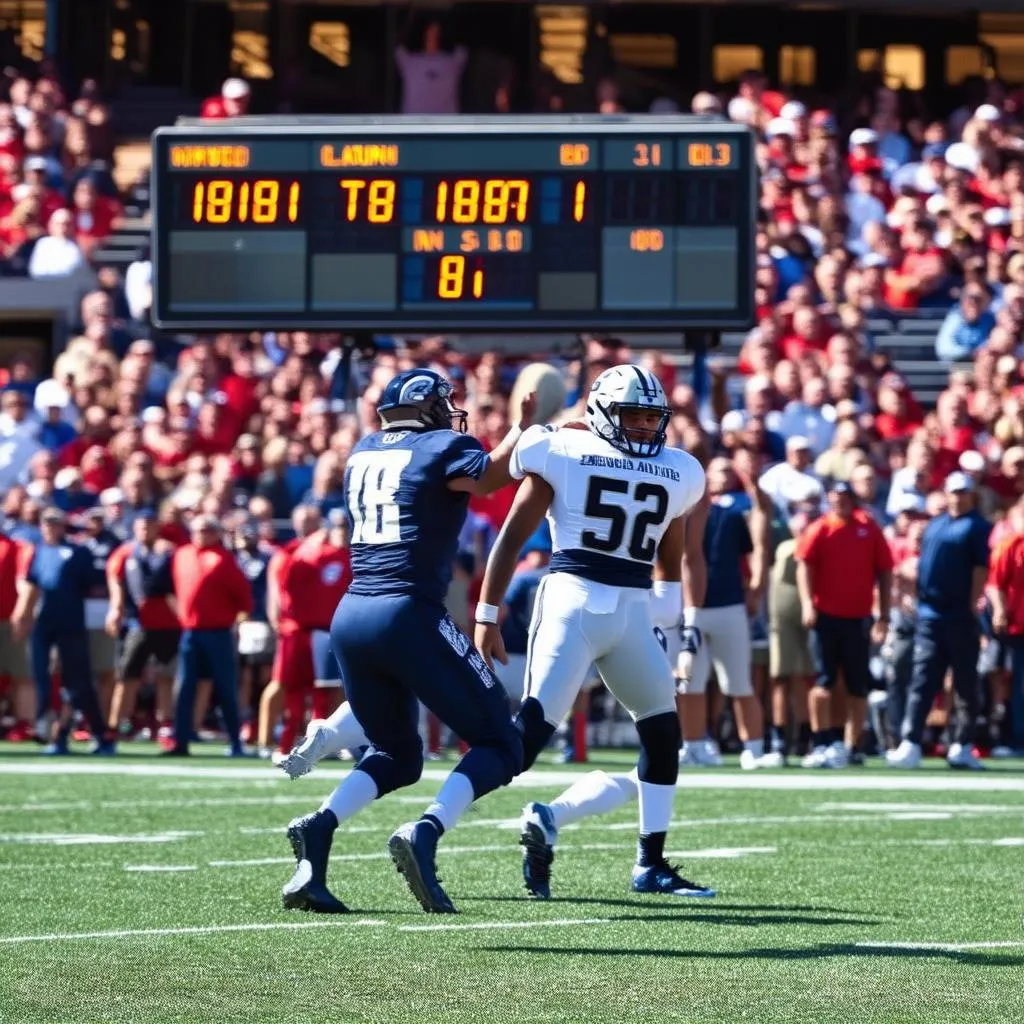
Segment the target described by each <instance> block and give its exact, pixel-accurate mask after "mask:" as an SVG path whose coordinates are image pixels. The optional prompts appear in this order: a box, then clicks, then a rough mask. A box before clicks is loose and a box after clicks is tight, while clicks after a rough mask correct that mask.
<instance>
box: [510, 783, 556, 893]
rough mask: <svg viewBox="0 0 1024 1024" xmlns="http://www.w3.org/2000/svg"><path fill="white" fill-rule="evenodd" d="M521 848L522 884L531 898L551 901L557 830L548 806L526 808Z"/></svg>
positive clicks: (521, 822)
mask: <svg viewBox="0 0 1024 1024" xmlns="http://www.w3.org/2000/svg"><path fill="white" fill-rule="evenodd" d="M520 824H521V826H522V831H521V832H520V834H519V845H520V846H521V847H522V848H523V881H524V882H525V883H526V890H527V892H529V894H530V895H531V896H535V897H536V898H537V899H539V900H548V899H551V863H552V861H554V859H555V842H556V840H557V839H558V829H557V828H556V827H555V819H554V817H553V816H552V814H551V808H550V807H548V805H547V804H542V803H536V802H534V803H530V804H527V805H526V807H524V808H523V816H522V819H521V821H520Z"/></svg>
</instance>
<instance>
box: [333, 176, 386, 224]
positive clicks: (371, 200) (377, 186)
mask: <svg viewBox="0 0 1024 1024" xmlns="http://www.w3.org/2000/svg"><path fill="white" fill-rule="evenodd" d="M338 186H339V187H340V188H341V190H342V191H343V192H344V193H345V220H347V221H349V223H352V222H353V221H356V220H359V218H360V215H361V214H360V211H361V210H362V211H365V214H366V219H367V221H369V223H371V224H390V223H391V222H392V221H393V220H394V219H395V193H396V191H397V186H396V185H395V182H394V181H391V180H387V179H384V180H376V181H366V180H365V179H361V178H342V179H341V181H339V182H338Z"/></svg>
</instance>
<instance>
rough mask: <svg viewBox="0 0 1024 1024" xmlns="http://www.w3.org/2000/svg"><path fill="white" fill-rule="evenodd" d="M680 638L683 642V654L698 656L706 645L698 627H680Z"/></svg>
mask: <svg viewBox="0 0 1024 1024" xmlns="http://www.w3.org/2000/svg"><path fill="white" fill-rule="evenodd" d="M679 637H680V639H681V640H682V641H683V652H684V653H686V654H696V653H697V652H698V651H699V650H700V645H701V644H702V643H704V636H703V634H702V633H701V631H700V629H699V628H698V627H697V626H680V627H679Z"/></svg>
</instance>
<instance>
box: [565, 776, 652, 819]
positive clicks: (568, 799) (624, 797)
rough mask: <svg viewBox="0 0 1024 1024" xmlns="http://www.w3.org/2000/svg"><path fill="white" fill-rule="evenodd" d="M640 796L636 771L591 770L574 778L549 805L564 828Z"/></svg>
mask: <svg viewBox="0 0 1024 1024" xmlns="http://www.w3.org/2000/svg"><path fill="white" fill-rule="evenodd" d="M636 796H637V781H636V776H635V775H609V774H608V773H607V772H590V773H589V774H587V775H584V776H583V778H582V779H580V780H579V782H574V783H573V784H572V785H571V786H570V787H569V788H568V789H567V790H566V791H565V792H564V793H562V794H561V796H558V797H556V799H555V800H553V801H552V802H551V803H550V804H549V805H548V806H549V808H550V810H551V814H552V816H553V817H554V819H555V825H556V826H557V827H558V828H563V827H564V826H565V825H571V824H572V823H573V822H575V821H580V820H581V819H583V818H589V817H592V816H593V815H595V814H608V813H610V812H611V811H614V810H616V809H617V808H619V807H622V805H623V804H625V803H627V802H628V801H629V800H635V799H636Z"/></svg>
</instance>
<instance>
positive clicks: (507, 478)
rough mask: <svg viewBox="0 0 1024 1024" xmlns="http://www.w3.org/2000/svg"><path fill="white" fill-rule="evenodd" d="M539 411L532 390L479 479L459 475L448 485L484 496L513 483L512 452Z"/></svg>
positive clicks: (524, 399)
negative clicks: (514, 422) (510, 465)
mask: <svg viewBox="0 0 1024 1024" xmlns="http://www.w3.org/2000/svg"><path fill="white" fill-rule="evenodd" d="M536 412H537V393H536V392H535V391H531V392H530V393H529V394H528V395H525V396H524V397H523V401H522V404H521V405H520V406H519V419H518V421H517V422H516V424H515V425H514V426H513V427H512V429H511V430H510V431H509V432H508V433H507V434H506V435H505V436H504V437H503V438H502V440H501V443H500V444H499V445H498V447H497V448H495V449H494V451H492V452H491V457H490V459H489V460H488V463H487V468H486V469H485V470H484V471H483V473H481V474H480V477H479V479H477V480H472V479H470V478H469V477H465V476H463V477H459V478H458V479H457V480H453V481H451V483H450V484H449V485H448V486H449V487H450V488H451V489H452V490H455V491H468V492H469V493H470V494H476V495H478V496H483V495H486V494H493V493H494V492H495V491H500V490H501V488H502V487H505V486H507V485H508V484H510V483H512V474H511V473H510V472H509V463H510V462H511V461H512V452H513V451H515V447H516V445H517V444H518V443H519V438H521V437H522V436H523V431H524V430H526V428H527V427H528V426H530V424H532V423H533V418H534V416H535V415H536Z"/></svg>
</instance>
